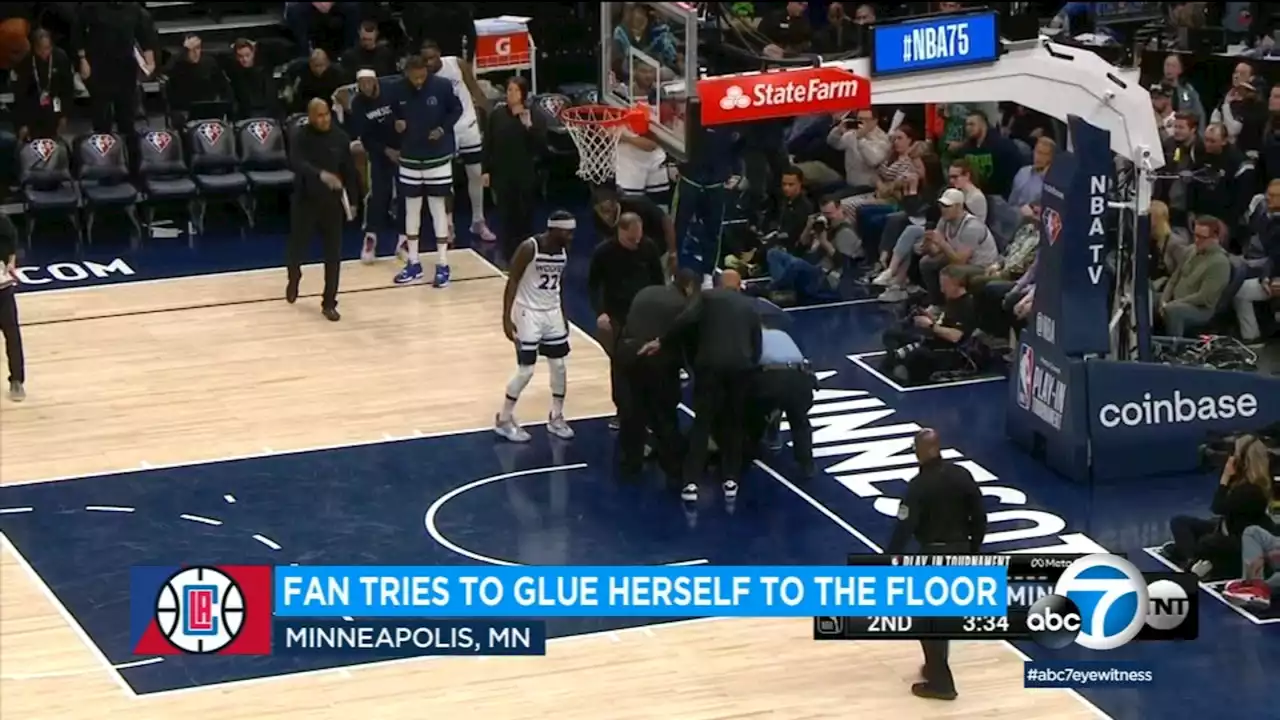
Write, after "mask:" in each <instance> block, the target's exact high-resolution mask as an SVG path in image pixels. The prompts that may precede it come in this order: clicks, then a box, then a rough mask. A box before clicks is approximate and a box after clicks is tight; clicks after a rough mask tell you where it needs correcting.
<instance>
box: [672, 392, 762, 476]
mask: <svg viewBox="0 0 1280 720" xmlns="http://www.w3.org/2000/svg"><path fill="white" fill-rule="evenodd" d="M755 374H756V371H755V370H717V369H711V368H697V369H695V370H694V373H693V378H694V381H693V412H694V418H693V428H692V429H691V430H690V431H689V451H688V453H687V454H686V455H685V458H684V481H685V483H686V484H688V483H693V484H697V483H698V481H699V480H701V479H702V475H703V473H704V472H705V471H706V468H707V441H708V440H709V439H710V438H711V434H712V433H713V432H714V433H715V437H716V440H717V441H719V446H720V471H721V474H723V475H724V479H726V480H737V479H738V475H739V473H740V471H741V470H742V447H743V436H744V435H745V433H746V422H745V417H746V410H747V390H748V388H749V387H750V384H749V383H751V382H752V381H753V380H754V375H755Z"/></svg>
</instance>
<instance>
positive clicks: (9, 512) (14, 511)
mask: <svg viewBox="0 0 1280 720" xmlns="http://www.w3.org/2000/svg"><path fill="white" fill-rule="evenodd" d="M33 511H35V508H29V507H11V508H0V515H17V514H18V513H29V512H33Z"/></svg>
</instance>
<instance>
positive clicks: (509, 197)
mask: <svg viewBox="0 0 1280 720" xmlns="http://www.w3.org/2000/svg"><path fill="white" fill-rule="evenodd" d="M493 202H494V205H495V206H496V208H497V211H498V238H499V240H500V242H501V243H502V245H501V249H502V256H503V258H504V259H505V260H506V261H507V262H508V263H510V262H511V258H512V256H513V255H515V252H516V248H517V247H519V246H520V243H522V242H524V241H525V240H527V239H529V236H531V235H533V213H534V210H535V208H537V205H538V191H537V189H536V188H534V187H524V186H521V185H519V184H515V183H512V184H508V185H502V186H499V187H495V188H494V189H493Z"/></svg>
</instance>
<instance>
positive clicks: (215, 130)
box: [196, 122, 222, 145]
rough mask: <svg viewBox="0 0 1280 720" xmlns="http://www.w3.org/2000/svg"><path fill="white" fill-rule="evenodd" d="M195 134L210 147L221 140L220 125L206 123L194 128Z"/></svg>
mask: <svg viewBox="0 0 1280 720" xmlns="http://www.w3.org/2000/svg"><path fill="white" fill-rule="evenodd" d="M196 133H198V134H199V135H200V137H202V138H204V140H205V142H207V143H209V144H210V145H216V144H217V143H218V140H220V139H221V138H222V123H216V122H207V123H202V124H201V125H200V126H199V127H197V128H196Z"/></svg>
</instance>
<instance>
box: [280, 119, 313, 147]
mask: <svg viewBox="0 0 1280 720" xmlns="http://www.w3.org/2000/svg"><path fill="white" fill-rule="evenodd" d="M306 124H307V114H306V113H294V114H292V115H290V116H289V117H287V118H285V119H284V129H285V140H286V141H287V142H288V143H289V144H290V145H292V144H293V139H294V135H295V134H296V133H297V132H298V128H300V127H302V126H304V125H306Z"/></svg>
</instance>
